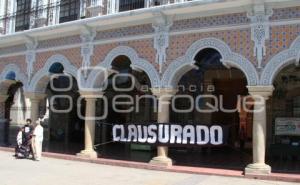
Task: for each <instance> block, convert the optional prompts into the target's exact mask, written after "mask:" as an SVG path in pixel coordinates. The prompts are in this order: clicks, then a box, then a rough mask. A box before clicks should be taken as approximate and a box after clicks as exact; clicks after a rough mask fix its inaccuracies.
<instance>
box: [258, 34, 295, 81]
mask: <svg viewBox="0 0 300 185" xmlns="http://www.w3.org/2000/svg"><path fill="white" fill-rule="evenodd" d="M291 64H295V65H299V64H300V36H298V37H297V38H296V40H295V41H294V42H293V43H292V44H291V46H290V48H289V49H286V50H283V51H281V52H279V53H278V54H276V55H275V56H274V57H272V58H271V60H270V61H269V62H268V63H267V65H266V66H265V68H264V70H263V72H262V74H261V78H260V85H272V84H273V81H274V79H275V77H276V75H277V74H278V73H279V72H280V71H281V70H282V69H283V68H284V67H286V66H288V65H291Z"/></svg>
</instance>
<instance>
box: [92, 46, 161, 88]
mask: <svg viewBox="0 0 300 185" xmlns="http://www.w3.org/2000/svg"><path fill="white" fill-rule="evenodd" d="M121 55H124V56H126V57H128V58H129V59H130V61H131V67H132V68H137V69H139V70H142V71H144V72H145V73H146V74H147V75H148V77H149V79H150V81H151V87H160V78H159V74H158V72H157V70H156V69H155V67H154V66H153V65H152V64H151V63H150V62H148V61H147V60H145V59H143V58H140V57H139V56H138V53H137V52H136V51H135V50H134V49H133V48H131V47H128V46H118V47H116V48H114V49H112V50H111V51H110V52H109V53H108V54H107V56H106V57H105V59H104V61H103V62H101V61H100V63H99V64H98V65H97V66H96V67H95V70H93V71H92V72H91V73H90V74H89V78H88V80H87V83H88V85H87V87H95V84H97V78H98V76H99V71H100V70H99V68H101V69H103V70H104V69H111V67H112V62H113V61H114V59H115V58H116V57H118V56H121Z"/></svg>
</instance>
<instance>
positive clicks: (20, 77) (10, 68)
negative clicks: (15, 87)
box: [0, 64, 28, 90]
mask: <svg viewBox="0 0 300 185" xmlns="http://www.w3.org/2000/svg"><path fill="white" fill-rule="evenodd" d="M9 72H14V73H15V74H16V79H15V80H16V81H20V82H22V84H23V88H24V89H26V88H27V86H28V83H27V77H26V75H25V74H24V73H23V72H21V69H20V67H19V66H17V65H16V64H8V65H6V66H5V67H4V68H3V69H2V72H1V74H0V83H2V82H4V81H6V80H7V79H5V77H6V75H7V74H8V73H9ZM1 90H3V89H1Z"/></svg>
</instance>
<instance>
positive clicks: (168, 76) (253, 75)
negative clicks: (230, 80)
mask: <svg viewBox="0 0 300 185" xmlns="http://www.w3.org/2000/svg"><path fill="white" fill-rule="evenodd" d="M205 48H213V49H216V50H217V51H218V52H219V53H220V54H221V56H222V59H221V61H222V63H223V64H224V65H225V66H227V67H228V66H232V67H236V68H238V69H240V70H241V71H242V72H243V73H244V74H245V76H246V78H247V81H248V85H256V84H257V83H258V80H259V77H258V74H257V71H256V69H255V67H254V65H253V64H252V63H251V62H250V61H249V60H248V59H246V58H245V57H243V56H242V55H240V54H237V53H234V52H232V51H231V49H230V47H229V46H228V45H227V44H226V43H225V42H223V41H222V40H219V39H217V38H205V39H201V40H198V41H196V42H194V43H193V44H192V45H191V46H190V47H189V48H188V50H187V51H186V53H185V55H184V56H182V57H179V58H177V59H176V60H175V61H174V62H172V63H171V64H170V65H169V66H168V68H167V70H166V71H165V72H164V74H163V77H162V81H161V82H162V87H166V88H175V87H176V86H177V84H178V81H179V80H180V78H181V77H182V75H184V74H185V73H186V72H188V71H189V70H191V69H192V68H194V63H195V61H194V58H195V56H196V55H197V53H198V52H199V51H201V50H202V49H205Z"/></svg>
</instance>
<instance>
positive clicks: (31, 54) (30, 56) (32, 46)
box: [25, 36, 38, 82]
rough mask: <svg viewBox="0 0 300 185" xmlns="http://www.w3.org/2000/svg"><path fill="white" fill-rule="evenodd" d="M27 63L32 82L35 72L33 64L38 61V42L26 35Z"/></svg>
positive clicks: (29, 78) (28, 74) (28, 76)
mask: <svg viewBox="0 0 300 185" xmlns="http://www.w3.org/2000/svg"><path fill="white" fill-rule="evenodd" d="M25 40H26V43H25V45H26V49H27V50H26V64H27V78H28V82H30V80H31V77H32V73H33V64H34V63H35V61H36V48H37V46H38V42H37V40H36V39H35V38H32V37H28V36H26V39H25Z"/></svg>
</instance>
